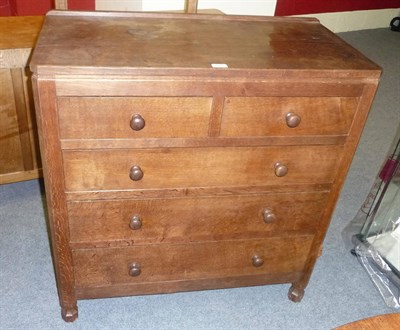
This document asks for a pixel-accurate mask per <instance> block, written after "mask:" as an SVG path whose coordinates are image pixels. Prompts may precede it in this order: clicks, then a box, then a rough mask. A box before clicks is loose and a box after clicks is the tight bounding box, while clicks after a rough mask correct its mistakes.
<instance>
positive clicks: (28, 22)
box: [0, 16, 43, 184]
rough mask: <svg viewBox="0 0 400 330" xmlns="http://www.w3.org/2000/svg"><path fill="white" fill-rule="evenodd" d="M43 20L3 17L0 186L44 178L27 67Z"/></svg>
mask: <svg viewBox="0 0 400 330" xmlns="http://www.w3.org/2000/svg"><path fill="white" fill-rule="evenodd" d="M42 23H43V17H40V16H32V17H1V18H0V31H1V35H2V38H1V40H0V184H3V183H10V182H16V181H22V180H30V179H34V178H38V177H39V176H41V171H40V167H41V165H40V157H39V150H38V142H37V132H36V120H35V115H34V107H33V96H32V87H31V81H30V77H31V72H30V71H29V69H28V68H27V65H28V61H29V58H30V55H31V51H32V48H33V46H34V45H35V42H36V39H37V37H38V35H39V31H40V28H41V26H42Z"/></svg>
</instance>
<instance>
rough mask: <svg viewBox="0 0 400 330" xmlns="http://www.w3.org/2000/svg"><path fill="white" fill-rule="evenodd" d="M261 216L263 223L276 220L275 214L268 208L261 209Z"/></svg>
mask: <svg viewBox="0 0 400 330" xmlns="http://www.w3.org/2000/svg"><path fill="white" fill-rule="evenodd" d="M263 218H264V221H265V223H271V222H274V221H276V215H275V214H274V212H272V211H271V210H270V209H265V210H264V211H263Z"/></svg>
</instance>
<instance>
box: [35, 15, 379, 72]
mask: <svg viewBox="0 0 400 330" xmlns="http://www.w3.org/2000/svg"><path fill="white" fill-rule="evenodd" d="M213 64H217V65H219V64H223V69H215V68H213V66H212V65H213ZM60 68H63V70H65V68H69V70H70V71H69V72H74V73H80V74H92V73H94V72H96V73H99V68H100V69H103V72H108V73H115V74H122V75H124V74H132V73H137V72H138V70H140V71H141V74H143V72H144V73H151V74H154V72H152V71H156V72H157V75H163V74H171V73H173V74H176V75H180V74H183V75H185V74H193V73H194V72H195V73H197V74H199V73H201V72H203V73H205V74H215V72H216V71H218V72H219V73H218V74H220V73H221V72H223V74H225V75H231V76H234V75H235V74H240V75H243V73H244V72H246V73H245V74H246V76H251V74H252V73H254V72H260V71H261V72H263V71H264V72H268V71H269V72H271V71H274V70H280V71H282V70H286V71H292V72H293V71H296V72H299V71H304V70H308V71H316V72H323V71H341V72H347V74H351V73H352V72H353V73H354V72H355V71H357V72H358V74H360V72H364V74H365V72H367V73H366V75H368V76H371V74H372V75H375V76H378V75H379V71H380V69H379V67H378V66H377V65H375V64H374V63H372V62H371V61H370V60H368V59H367V58H366V57H364V56H363V55H362V54H360V53H359V52H358V51H356V50H355V49H353V48H352V47H350V46H349V45H348V44H346V43H345V42H343V41H342V40H341V39H340V38H338V37H337V36H336V35H335V34H333V33H332V32H331V31H329V30H327V29H326V28H324V27H323V26H322V25H321V24H319V22H318V21H317V20H316V19H310V18H281V17H257V16H253V17H249V16H223V15H183V14H149V13H104V12H90V13H89V12H86V13H85V12H59V11H52V12H50V13H49V14H48V15H47V17H46V20H45V24H44V26H43V29H42V32H41V35H40V38H39V41H38V43H37V46H36V50H35V53H34V56H33V59H32V62H31V69H32V70H33V71H38V72H43V73H54V72H59V70H60ZM100 71H101V70H100ZM373 71H374V72H373Z"/></svg>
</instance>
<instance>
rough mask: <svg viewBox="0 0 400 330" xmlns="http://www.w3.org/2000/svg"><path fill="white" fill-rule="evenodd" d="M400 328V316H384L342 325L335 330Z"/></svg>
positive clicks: (394, 314) (390, 329) (394, 329)
mask: <svg viewBox="0 0 400 330" xmlns="http://www.w3.org/2000/svg"><path fill="white" fill-rule="evenodd" d="M399 328H400V314H399V313H393V314H384V315H377V316H373V317H369V318H366V319H363V320H359V321H355V322H351V323H348V324H345V325H342V326H340V327H338V328H335V330H397V329H399Z"/></svg>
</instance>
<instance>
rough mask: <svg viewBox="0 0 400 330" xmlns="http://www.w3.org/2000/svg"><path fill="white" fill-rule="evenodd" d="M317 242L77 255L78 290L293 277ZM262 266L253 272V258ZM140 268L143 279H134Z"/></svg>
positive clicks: (279, 240) (280, 240)
mask: <svg viewBox="0 0 400 330" xmlns="http://www.w3.org/2000/svg"><path fill="white" fill-rule="evenodd" d="M312 239H313V236H294V237H273V238H268V239H254V240H234V241H221V242H210V243H191V244H174V245H170V244H154V245H141V246H136V247H127V248H104V249H85V250H73V252H72V254H73V261H74V270H75V281H76V286H77V287H90V286H101V285H115V284H124V283H132V284H133V283H146V282H162V281H177V280H190V279H205V278H222V277H226V276H229V277H236V276H243V275H259V274H271V273H292V272H298V271H301V270H302V269H303V268H304V265H305V262H306V260H307V257H308V253H309V250H310V247H311V243H312ZM254 256H258V257H260V258H261V259H262V260H263V265H261V266H259V267H255V266H254V265H253V257H254ZM133 263H136V265H137V268H140V271H141V273H140V275H138V276H130V275H129V270H130V265H132V264H133Z"/></svg>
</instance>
